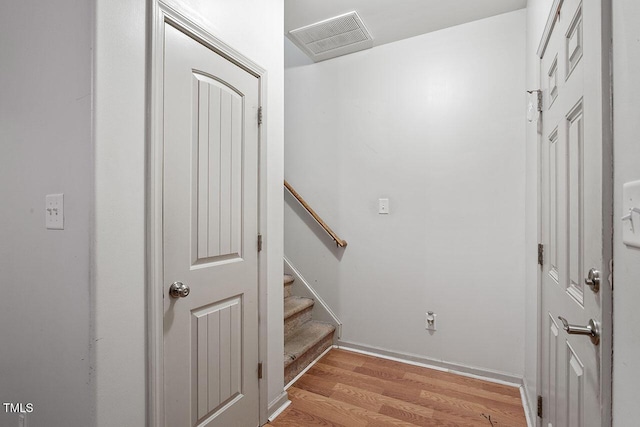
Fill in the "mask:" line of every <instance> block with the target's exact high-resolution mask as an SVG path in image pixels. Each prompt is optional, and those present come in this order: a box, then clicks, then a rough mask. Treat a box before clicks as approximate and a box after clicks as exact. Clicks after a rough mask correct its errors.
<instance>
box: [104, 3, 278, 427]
mask: <svg viewBox="0 0 640 427" xmlns="http://www.w3.org/2000/svg"><path fill="white" fill-rule="evenodd" d="M96 2H97V13H96V26H97V29H96V46H95V49H96V63H95V70H96V71H95V73H96V81H95V85H96V93H97V95H96V102H95V111H96V113H95V114H96V129H95V141H96V142H95V143H96V162H95V163H96V220H95V258H94V265H95V268H96V270H95V297H94V301H95V322H96V331H95V334H96V359H97V361H96V368H97V369H96V381H97V416H96V417H97V425H98V426H99V427H102V426H121V425H131V426H138V425H144V420H145V381H146V379H145V368H146V364H147V360H146V352H145V329H144V328H145V302H146V300H145V292H144V286H145V283H144V280H145V258H144V256H145V233H144V231H145V230H144V223H145V211H144V200H145V193H144V191H145V164H144V161H145V157H144V153H145V151H144V147H145V129H144V125H145V122H144V119H145V13H146V12H147V11H146V8H145V4H146V2H145V1H144V0H135V1H132V0H96ZM171 4H172V5H174V6H175V7H176V8H178V9H180V10H181V11H183V12H185V13H186V14H187V15H189V16H190V17H191V18H192V19H194V20H195V21H197V22H199V23H200V24H202V25H203V26H205V27H206V28H207V29H208V30H209V31H210V32H211V33H212V34H213V35H215V36H216V37H218V38H220V39H222V40H223V41H225V42H227V43H228V44H230V45H231V46H232V47H234V48H235V49H236V50H239V51H240V52H242V53H243V54H244V55H246V56H247V57H249V58H251V59H252V60H254V61H255V62H257V63H258V64H260V65H261V66H262V67H264V68H265V69H267V71H268V77H267V101H266V103H265V120H266V126H267V131H266V132H267V142H266V144H265V145H266V147H265V149H266V151H267V158H268V170H267V174H268V179H267V184H266V188H267V205H268V207H267V212H266V215H267V220H268V225H267V230H266V232H265V234H266V242H265V243H266V244H265V250H266V251H268V254H267V258H268V265H267V270H268V271H267V274H268V283H267V286H268V290H269V296H268V305H269V312H268V313H267V314H268V319H267V320H268V324H269V328H270V334H269V349H268V352H269V365H268V371H267V373H268V375H269V384H268V387H269V400H271V399H275V398H276V397H277V396H278V395H279V394H280V393H281V392H282V385H283V384H282V370H283V367H282V348H283V344H282V339H283V338H282V336H283V333H282V328H283V325H282V245H283V244H282V168H283V166H282V165H283V48H282V28H283V16H284V12H283V2H282V0H270V1H259V0H242V1H233V2H230V1H224V0H216V1H199V0H184V1H179V0H175V1H173V2H172V3H171ZM123 390H126V392H123Z"/></svg>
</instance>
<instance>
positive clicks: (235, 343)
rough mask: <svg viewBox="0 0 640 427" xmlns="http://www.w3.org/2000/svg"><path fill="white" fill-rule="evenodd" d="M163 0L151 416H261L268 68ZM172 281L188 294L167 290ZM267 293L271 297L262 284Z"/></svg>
mask: <svg viewBox="0 0 640 427" xmlns="http://www.w3.org/2000/svg"><path fill="white" fill-rule="evenodd" d="M156 5H157V6H156V8H155V13H156V16H157V21H156V24H155V28H154V37H155V40H154V45H155V48H154V50H153V52H154V54H153V64H154V66H153V67H152V70H151V71H152V82H153V86H152V88H153V90H152V93H151V98H150V102H151V110H152V114H151V118H150V129H151V133H150V164H151V169H150V199H149V205H150V226H149V247H150V254H149V264H150V280H149V284H150V286H149V294H150V315H149V317H150V325H149V337H150V346H149V357H150V377H149V381H150V386H149V392H150V409H149V416H150V423H151V425H157V426H162V425H165V426H170V425H210V426H219V425H241V426H244V425H247V426H248V425H258V424H259V416H260V418H266V417H265V410H264V409H265V408H263V407H262V406H264V405H261V403H264V402H265V401H266V400H265V399H264V393H265V391H266V388H265V387H261V388H260V389H259V387H258V384H259V381H258V361H259V359H260V358H259V354H263V356H264V351H265V350H264V349H265V348H266V346H265V343H266V338H265V337H264V336H263V334H260V336H259V334H258V297H259V295H258V289H259V287H258V278H259V277H260V278H263V277H264V270H263V269H262V267H260V265H259V262H258V260H259V257H261V256H262V255H261V254H260V255H259V254H258V250H257V249H258V248H257V241H256V240H257V235H258V229H259V225H263V219H262V218H260V217H259V215H258V211H259V209H258V207H259V205H260V207H264V203H265V201H264V198H262V197H261V196H260V193H259V163H261V162H264V157H263V154H262V153H260V152H259V138H260V133H261V131H260V127H259V125H258V108H259V104H260V97H261V79H262V76H263V74H264V70H262V69H261V68H260V67H258V66H256V65H255V64H254V63H252V62H251V61H250V60H248V59H246V58H245V57H243V56H242V55H240V54H239V53H237V52H236V51H234V50H233V49H231V48H229V47H228V46H227V45H224V43H222V42H221V41H219V40H218V39H216V38H215V37H213V36H211V35H210V34H208V33H207V32H206V31H204V30H203V29H202V28H200V27H198V26H197V25H196V24H193V23H192V22H191V21H189V20H188V19H186V18H185V17H184V16H183V15H181V14H179V13H178V12H176V11H175V10H172V9H170V8H168V7H166V6H165V5H163V4H162V3H157V4H156ZM178 28H179V29H178ZM260 175H261V177H262V173H260ZM178 276H179V277H180V278H177V277H178ZM174 281H182V282H184V283H185V284H186V285H188V286H189V287H190V289H191V294H190V295H189V296H187V297H186V298H178V299H174V298H170V297H169V294H168V291H169V287H170V285H171V283H172V282H174ZM260 296H261V297H262V301H264V299H263V297H264V289H263V288H262V289H261V290H260ZM260 304H262V305H261V307H262V308H264V305H263V304H264V302H260ZM263 327H264V326H261V328H263ZM259 344H260V349H259V348H258V347H259ZM259 397H262V402H260V401H259Z"/></svg>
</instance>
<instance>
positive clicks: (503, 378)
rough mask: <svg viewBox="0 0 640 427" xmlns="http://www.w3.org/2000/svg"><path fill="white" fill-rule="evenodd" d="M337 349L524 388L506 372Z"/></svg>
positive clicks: (373, 350)
mask: <svg viewBox="0 0 640 427" xmlns="http://www.w3.org/2000/svg"><path fill="white" fill-rule="evenodd" d="M337 347H338V348H340V349H343V350H347V351H353V352H356V353H362V354H368V355H371V356H375V357H381V358H383V359H389V360H394V361H396V362H401V363H408V364H410V365H416V366H422V367H425V368H430V369H437V370H439V371H445V372H451V373H452V374H457V375H462V376H466V377H471V378H477V379H481V380H485V381H490V382H493V383H498V384H504V385H508V386H512V387H521V386H522V378H520V377H518V376H516V375H511V374H507V373H504V372H498V371H492V370H489V369H483V368H477V367H473V366H466V365H462V364H457V363H450V362H444V361H440V360H434V359H429V358H427V357H424V356H418V355H413V354H406V353H399V352H395V351H391V350H385V349H382V348H377V347H371V346H367V345H363V344H356V343H350V342H345V341H338V345H337Z"/></svg>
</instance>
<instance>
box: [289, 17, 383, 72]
mask: <svg viewBox="0 0 640 427" xmlns="http://www.w3.org/2000/svg"><path fill="white" fill-rule="evenodd" d="M289 38H290V39H291V41H293V42H294V43H295V44H296V45H297V46H298V47H299V48H300V49H302V50H303V51H304V53H306V54H307V55H308V56H309V58H311V59H313V60H314V61H315V62H318V61H324V60H325V59H330V58H335V57H336V56H341V55H346V54H348V53H353V52H357V51H359V50H364V49H369V48H371V47H373V38H372V37H371V34H369V32H368V31H367V28H366V27H365V26H364V23H363V22H362V20H361V19H360V17H359V16H358V14H357V13H356V12H355V11H354V12H349V13H345V14H344V15H340V16H336V17H335V18H331V19H327V20H324V21H321V22H316V23H315V24H311V25H307V26H306V27H302V28H297V29H295V30H291V31H289Z"/></svg>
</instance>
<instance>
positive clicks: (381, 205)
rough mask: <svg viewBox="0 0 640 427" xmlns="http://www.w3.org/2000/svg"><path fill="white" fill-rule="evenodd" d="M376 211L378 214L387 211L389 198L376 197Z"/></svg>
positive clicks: (383, 213)
mask: <svg viewBox="0 0 640 427" xmlns="http://www.w3.org/2000/svg"><path fill="white" fill-rule="evenodd" d="M378 213H379V214H380V215H387V214H388V213H389V199H378Z"/></svg>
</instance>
